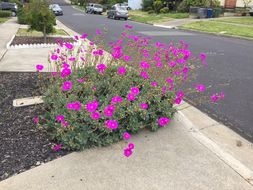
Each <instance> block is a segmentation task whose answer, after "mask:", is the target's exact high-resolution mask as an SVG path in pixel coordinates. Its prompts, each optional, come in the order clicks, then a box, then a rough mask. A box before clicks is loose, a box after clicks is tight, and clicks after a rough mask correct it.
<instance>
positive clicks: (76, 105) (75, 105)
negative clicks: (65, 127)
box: [67, 101, 81, 111]
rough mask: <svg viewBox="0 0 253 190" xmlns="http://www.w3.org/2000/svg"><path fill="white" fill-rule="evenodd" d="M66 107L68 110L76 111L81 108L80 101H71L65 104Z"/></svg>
mask: <svg viewBox="0 0 253 190" xmlns="http://www.w3.org/2000/svg"><path fill="white" fill-rule="evenodd" d="M67 108H68V109H69V110H76V111H79V110H81V103H80V102H78V101H76V102H73V103H68V104H67Z"/></svg>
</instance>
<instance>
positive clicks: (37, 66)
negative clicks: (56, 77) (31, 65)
mask: <svg viewBox="0 0 253 190" xmlns="http://www.w3.org/2000/svg"><path fill="white" fill-rule="evenodd" d="M36 69H37V70H38V71H42V70H43V69H44V66H43V65H36Z"/></svg>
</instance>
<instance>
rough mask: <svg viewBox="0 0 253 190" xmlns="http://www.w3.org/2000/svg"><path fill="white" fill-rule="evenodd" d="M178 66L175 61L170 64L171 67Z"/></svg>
mask: <svg viewBox="0 0 253 190" xmlns="http://www.w3.org/2000/svg"><path fill="white" fill-rule="evenodd" d="M176 65H177V64H176V63H175V62H173V61H172V62H170V63H169V66H170V67H175V66H176Z"/></svg>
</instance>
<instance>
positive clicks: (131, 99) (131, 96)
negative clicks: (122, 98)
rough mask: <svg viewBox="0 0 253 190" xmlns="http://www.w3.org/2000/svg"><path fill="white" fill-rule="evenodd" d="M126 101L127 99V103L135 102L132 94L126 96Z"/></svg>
mask: <svg viewBox="0 0 253 190" xmlns="http://www.w3.org/2000/svg"><path fill="white" fill-rule="evenodd" d="M127 99H128V100H129V101H134V100H135V96H134V94H128V95H127Z"/></svg>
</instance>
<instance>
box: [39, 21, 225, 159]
mask: <svg viewBox="0 0 253 190" xmlns="http://www.w3.org/2000/svg"><path fill="white" fill-rule="evenodd" d="M125 27H126V29H127V30H128V29H130V28H132V27H131V26H129V25H126V26H125ZM96 34H97V35H96V37H95V41H94V43H95V44H97V46H95V45H94V43H93V42H89V41H88V40H86V36H87V35H86V34H84V35H82V36H79V37H78V36H76V37H75V39H76V40H77V41H78V42H80V43H81V45H78V46H77V47H74V46H73V44H71V43H68V42H66V43H62V42H59V44H60V45H59V47H58V48H56V49H55V50H54V51H52V52H51V54H50V62H51V68H55V71H56V72H55V71H53V72H52V77H51V78H50V79H49V84H48V85H46V86H45V89H44V107H45V114H44V115H43V116H41V117H40V119H39V120H38V119H36V122H38V121H39V124H40V126H41V127H43V128H44V129H46V130H47V131H48V133H49V134H50V136H51V137H52V139H54V140H55V141H56V142H57V143H58V145H59V146H63V148H68V149H73V150H81V149H83V148H88V147H93V146H105V145H109V144H111V143H113V142H117V141H119V140H121V139H123V138H125V134H126V133H130V134H131V133H137V132H138V131H139V130H141V129H142V128H148V129H150V130H152V131H155V130H157V129H159V128H160V127H163V126H166V125H167V124H168V123H169V122H170V119H172V118H173V115H174V113H175V111H176V108H175V107H173V105H174V104H180V103H181V101H182V99H183V97H184V96H185V94H184V93H187V92H189V93H191V94H194V93H203V91H205V86H204V85H203V84H194V85H193V87H191V88H190V87H189V88H187V89H184V90H185V91H183V89H182V86H183V85H184V84H185V82H187V81H188V80H191V79H193V78H194V71H195V70H196V69H197V68H198V64H197V63H198V62H199V61H200V62H201V63H202V64H205V59H206V56H205V55H204V54H201V55H200V60H199V59H197V58H196V57H195V56H193V55H191V52H190V51H189V49H188V45H187V44H185V43H184V42H181V43H180V44H178V45H173V44H162V43H160V42H156V43H155V44H151V42H150V40H149V38H144V37H141V36H134V35H131V34H129V33H128V31H125V32H123V33H122V34H121V37H120V38H119V39H118V40H117V41H115V42H111V43H110V47H111V49H110V50H109V51H110V52H111V53H110V54H109V53H106V52H104V51H103V49H102V48H103V47H105V46H104V44H103V43H101V41H102V40H103V39H104V38H105V37H104V34H103V32H101V31H100V30H98V31H96ZM42 69H43V66H42V65H37V70H42ZM191 82H192V81H191ZM223 97H224V94H222V93H220V94H214V95H212V96H211V100H212V101H213V102H217V101H218V100H219V99H222V98H223ZM58 145H57V146H58ZM127 155H128V154H127Z"/></svg>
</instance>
